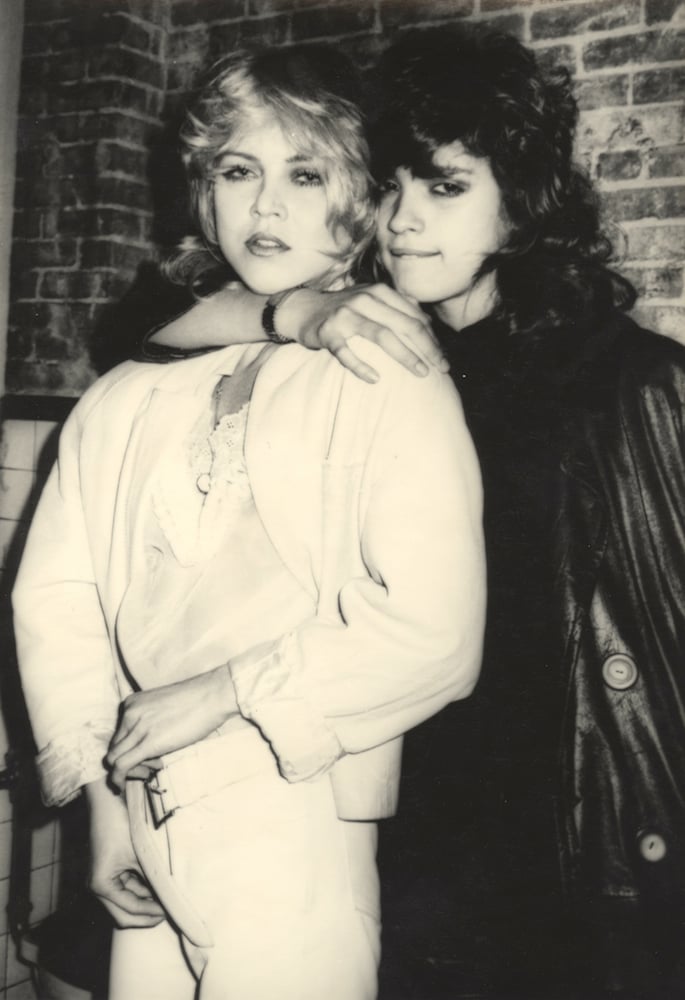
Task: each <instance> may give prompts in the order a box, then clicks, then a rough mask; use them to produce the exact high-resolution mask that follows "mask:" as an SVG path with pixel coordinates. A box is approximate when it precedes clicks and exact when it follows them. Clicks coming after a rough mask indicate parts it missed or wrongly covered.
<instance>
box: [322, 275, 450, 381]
mask: <svg viewBox="0 0 685 1000" xmlns="http://www.w3.org/2000/svg"><path fill="white" fill-rule="evenodd" d="M354 336H360V337H363V338H364V339H366V340H371V341H372V342H373V343H375V344H377V345H378V346H379V347H380V348H381V349H382V350H383V351H385V353H386V354H388V355H389V356H390V357H391V358H393V360H395V361H397V362H398V363H399V364H401V365H403V366H404V367H405V368H407V369H408V370H409V371H410V372H412V373H413V374H415V375H419V376H423V375H427V374H428V370H429V367H428V366H429V365H431V366H434V367H436V368H438V369H439V370H440V371H447V370H448V367H449V365H448V363H447V362H446V360H445V358H444V357H443V354H442V351H441V349H440V346H439V344H438V341H437V339H436V337H435V335H434V333H433V331H432V328H431V325H430V322H429V319H428V317H427V316H426V315H425V313H423V312H422V311H421V309H420V308H419V307H418V305H417V304H416V303H412V302H410V301H408V300H407V299H405V298H403V297H402V296H401V295H398V293H397V292H395V291H393V290H392V289H390V288H388V287H387V286H385V285H375V286H372V287H371V288H365V289H363V290H362V291H357V292H356V293H355V295H354V296H353V297H351V298H350V299H349V300H348V301H347V302H345V303H343V304H342V305H339V306H338V307H337V308H336V310H335V312H334V313H332V314H331V315H330V316H329V317H328V318H327V319H325V320H324V321H323V322H322V323H321V325H320V328H319V338H320V343H321V346H323V347H325V348H327V349H328V350H329V351H331V353H333V354H335V355H336V357H337V358H338V360H339V361H340V363H341V364H343V365H344V366H345V367H346V368H349V369H350V370H351V371H352V372H353V373H354V374H355V375H358V376H359V377H360V378H363V379H364V380H365V381H367V382H372V381H377V379H378V373H377V372H375V370H374V369H373V368H372V367H370V366H369V365H367V364H364V362H362V361H361V359H360V358H359V357H358V356H357V355H356V353H355V352H354V350H353V349H351V348H349V347H348V342H349V340H350V338H352V337H354Z"/></svg>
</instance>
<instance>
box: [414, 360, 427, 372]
mask: <svg viewBox="0 0 685 1000" xmlns="http://www.w3.org/2000/svg"><path fill="white" fill-rule="evenodd" d="M414 371H415V372H416V374H417V375H427V374H428V365H424V363H423V361H417V362H416V364H415V365H414Z"/></svg>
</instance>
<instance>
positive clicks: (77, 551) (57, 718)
mask: <svg viewBox="0 0 685 1000" xmlns="http://www.w3.org/2000/svg"><path fill="white" fill-rule="evenodd" d="M79 412H80V408H79V407H77V408H76V409H75V410H74V412H73V413H72V414H71V416H70V417H69V419H68V420H67V422H66V424H65V426H64V429H63V431H62V435H61V438H60V446H59V457H58V460H57V463H56V465H55V467H54V468H53V470H52V472H51V474H50V476H49V479H48V481H47V483H46V486H45V489H44V490H43V494H42V496H41V499H40V502H39V504H38V507H37V510H36V513H35V515H34V518H33V521H32V524H31V528H30V531H29V536H28V540H27V543H26V548H25V550H24V555H23V558H22V562H21V565H20V568H19V573H18V576H17V580H16V584H15V586H14V590H13V594H12V601H13V607H14V624H15V635H16V642H17V653H18V660H19V670H20V675H21V681H22V685H23V689H24V695H25V699H26V703H27V707H28V711H29V716H30V719H31V725H32V729H33V734H34V740H35V742H36V745H37V747H38V751H39V752H38V758H37V763H38V768H39V774H40V778H41V783H42V792H43V798H44V799H45V801H46V803H48V804H50V805H61V804H63V803H64V802H67V801H69V799H71V798H73V797H74V796H75V795H76V794H77V792H78V791H79V789H80V788H81V786H82V785H84V784H87V783H88V782H91V781H94V780H97V779H98V778H101V777H102V775H103V774H104V766H103V758H104V755H105V753H106V751H107V746H108V743H109V740H110V738H111V735H112V733H113V731H114V726H115V722H116V715H117V710H118V701H119V699H118V695H117V690H116V681H115V674H114V665H113V657H112V650H111V646H110V640H109V634H108V630H107V626H106V622H105V618H104V615H103V610H102V606H101V602H100V598H99V595H98V590H97V587H96V583H95V579H94V572H93V564H92V559H91V552H90V546H89V543H88V538H87V531H86V526H85V521H84V516H83V509H82V503H81V495H80V477H79V460H78V456H79V439H80V420H79Z"/></svg>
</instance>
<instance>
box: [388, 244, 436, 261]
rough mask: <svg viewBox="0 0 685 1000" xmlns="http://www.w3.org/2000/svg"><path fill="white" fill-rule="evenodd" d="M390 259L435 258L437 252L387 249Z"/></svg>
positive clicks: (399, 248)
mask: <svg viewBox="0 0 685 1000" xmlns="http://www.w3.org/2000/svg"><path fill="white" fill-rule="evenodd" d="M389 250H390V255H391V257H399V258H400V259H402V258H409V259H412V258H421V257H437V255H438V253H437V250H414V249H412V247H389Z"/></svg>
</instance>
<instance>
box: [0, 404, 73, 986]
mask: <svg viewBox="0 0 685 1000" xmlns="http://www.w3.org/2000/svg"><path fill="white" fill-rule="evenodd" d="M55 427H56V424H54V423H52V422H50V421H32V420H6V421H5V422H4V424H3V425H2V428H1V429H0V573H3V574H4V573H5V572H7V571H8V569H9V567H8V552H9V551H10V547H11V548H12V550H13V551H12V554H13V556H16V547H17V546H21V544H22V538H23V537H24V536H25V533H26V530H27V526H28V520H29V518H30V509H29V506H28V504H29V499H30V498H31V497H32V496H35V493H34V487H36V486H37V485H40V484H36V469H37V466H38V461H39V458H40V455H41V451H42V449H43V448H44V446H45V443H46V441H47V440H48V438H50V437H51V435H52V434H53V432H54V430H55ZM4 582H7V583H9V584H11V581H4ZM6 751H7V736H6V732H5V726H4V723H3V722H2V717H1V715H0V767H3V766H4V759H5V753H6ZM11 820H12V806H11V803H10V799H9V793H8V792H6V791H3V790H0V1000H36V993H35V990H34V988H33V985H32V983H31V970H30V968H29V966H28V965H27V964H26V963H24V962H22V961H20V959H19V957H18V956H17V953H16V949H15V946H14V942H13V941H12V939H11V937H10V936H9V934H8V927H7V904H8V899H9V889H10V880H9V874H10V852H11V843H12V822H11ZM55 831H56V823H55V822H54V821H50V822H49V823H46V824H45V825H44V826H41V827H39V828H37V829H36V830H35V831H34V834H33V842H32V853H31V867H32V872H31V903H32V904H33V909H32V911H31V922H32V923H36V922H38V921H40V920H42V919H44V918H45V917H46V916H48V915H49V914H50V913H51V912H52V911H53V909H54V904H55V886H56V885H57V883H58V873H59V871H58V870H59V864H58V856H59V855H58V851H59V845H58V838H57V835H56V832H55Z"/></svg>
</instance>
